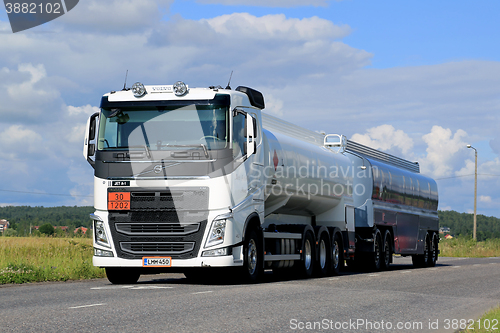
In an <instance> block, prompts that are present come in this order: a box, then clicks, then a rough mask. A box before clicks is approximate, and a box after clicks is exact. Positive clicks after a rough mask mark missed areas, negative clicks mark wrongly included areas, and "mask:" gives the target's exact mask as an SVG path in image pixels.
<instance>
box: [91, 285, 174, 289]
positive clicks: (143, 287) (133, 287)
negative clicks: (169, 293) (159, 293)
mask: <svg viewBox="0 0 500 333" xmlns="http://www.w3.org/2000/svg"><path fill="white" fill-rule="evenodd" d="M172 288H173V287H167V286H106V287H94V288H90V289H91V290H104V289H129V290H144V289H172Z"/></svg>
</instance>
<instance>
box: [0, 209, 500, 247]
mask: <svg viewBox="0 0 500 333" xmlns="http://www.w3.org/2000/svg"><path fill="white" fill-rule="evenodd" d="M93 212H94V208H93V207H76V206H75V207H66V206H63V207H29V206H7V207H0V219H6V220H8V221H9V222H10V223H11V228H13V229H16V230H17V232H18V235H20V236H22V235H24V234H25V233H26V232H27V233H29V227H30V224H31V225H32V226H35V225H38V226H41V225H43V224H45V223H50V224H52V225H53V226H68V227H70V228H78V227H81V226H83V227H86V228H88V227H90V223H91V220H90V218H89V214H90V213H93ZM438 213H439V225H440V226H441V227H449V228H450V233H451V234H452V235H454V236H463V237H472V228H473V214H468V213H458V212H455V211H439V212H438ZM487 238H500V219H499V218H496V217H493V216H489V217H488V216H484V215H477V239H478V240H485V239H487Z"/></svg>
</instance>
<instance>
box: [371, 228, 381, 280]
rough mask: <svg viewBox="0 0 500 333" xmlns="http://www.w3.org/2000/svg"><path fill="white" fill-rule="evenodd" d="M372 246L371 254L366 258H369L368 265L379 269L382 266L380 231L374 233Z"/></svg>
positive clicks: (376, 269) (375, 269)
mask: <svg viewBox="0 0 500 333" xmlns="http://www.w3.org/2000/svg"><path fill="white" fill-rule="evenodd" d="M373 241H374V242H375V243H374V246H375V251H374V252H373V254H370V255H369V256H368V258H369V259H370V263H369V266H371V267H370V268H371V269H372V270H374V271H380V269H381V268H382V261H383V260H382V236H381V235H380V232H378V231H377V232H376V233H375V238H374V240H373Z"/></svg>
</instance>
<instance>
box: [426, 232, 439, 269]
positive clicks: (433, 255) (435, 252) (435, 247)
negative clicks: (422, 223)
mask: <svg viewBox="0 0 500 333" xmlns="http://www.w3.org/2000/svg"><path fill="white" fill-rule="evenodd" d="M438 256H439V236H438V235H437V234H436V233H433V234H432V237H431V246H430V251H429V261H428V263H427V266H428V267H434V266H436V262H437V260H438Z"/></svg>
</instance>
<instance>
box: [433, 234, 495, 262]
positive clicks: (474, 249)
mask: <svg viewBox="0 0 500 333" xmlns="http://www.w3.org/2000/svg"><path fill="white" fill-rule="evenodd" d="M439 249H440V250H441V253H440V254H439V255H440V256H441V257H468V258H485V257H500V239H487V240H485V241H484V242H476V241H474V240H472V239H466V238H453V239H442V240H440V241H439Z"/></svg>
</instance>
